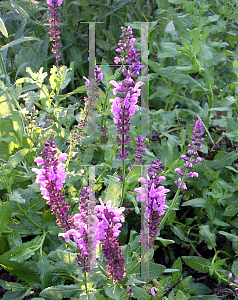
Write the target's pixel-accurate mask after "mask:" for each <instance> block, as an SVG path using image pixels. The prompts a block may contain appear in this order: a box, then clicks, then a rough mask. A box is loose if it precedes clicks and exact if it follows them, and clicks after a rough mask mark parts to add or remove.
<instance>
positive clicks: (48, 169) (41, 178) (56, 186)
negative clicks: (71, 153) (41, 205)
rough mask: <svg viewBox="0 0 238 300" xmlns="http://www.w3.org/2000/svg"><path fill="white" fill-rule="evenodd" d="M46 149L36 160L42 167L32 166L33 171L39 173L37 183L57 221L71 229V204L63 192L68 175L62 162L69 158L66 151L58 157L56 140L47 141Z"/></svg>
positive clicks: (62, 226) (63, 226) (58, 223)
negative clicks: (65, 198)
mask: <svg viewBox="0 0 238 300" xmlns="http://www.w3.org/2000/svg"><path fill="white" fill-rule="evenodd" d="M45 146H46V148H45V150H43V151H42V152H41V155H43V156H45V159H43V158H42V157H37V158H36V159H35V162H37V163H40V164H42V169H37V168H32V171H33V172H35V173H36V174H37V176H36V183H38V184H39V185H40V189H41V194H42V197H43V198H44V199H45V200H47V202H46V204H48V205H49V206H51V211H52V214H54V215H55V216H56V223H57V225H59V226H60V227H61V228H65V229H67V230H69V229H70V228H71V227H72V222H73V219H72V217H70V216H69V214H68V211H69V209H70V205H69V204H68V203H67V202H65V201H64V196H63V195H62V193H61V190H62V189H63V183H64V182H65V179H66V177H67V174H66V173H65V171H64V170H65V166H66V165H65V164H60V162H61V161H63V160H65V159H66V158H67V154H66V153H62V154H60V155H59V157H58V158H55V157H54V156H55V154H56V153H57V152H58V151H57V150H56V149H55V148H56V146H55V145H54V141H53V140H51V141H50V143H45Z"/></svg>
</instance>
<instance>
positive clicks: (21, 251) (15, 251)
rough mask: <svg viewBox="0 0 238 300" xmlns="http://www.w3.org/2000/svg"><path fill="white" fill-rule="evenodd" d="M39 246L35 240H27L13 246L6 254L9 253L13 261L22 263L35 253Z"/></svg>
mask: <svg viewBox="0 0 238 300" xmlns="http://www.w3.org/2000/svg"><path fill="white" fill-rule="evenodd" d="M38 248H39V246H36V244H35V242H26V243H24V244H21V245H19V246H16V247H14V248H12V249H11V250H9V251H8V252H6V253H4V255H8V256H9V259H10V260H11V261H16V262H19V263H22V262H24V261H25V260H27V259H28V258H30V257H31V256H32V255H34V254H35V251H36V250H37V249H38Z"/></svg>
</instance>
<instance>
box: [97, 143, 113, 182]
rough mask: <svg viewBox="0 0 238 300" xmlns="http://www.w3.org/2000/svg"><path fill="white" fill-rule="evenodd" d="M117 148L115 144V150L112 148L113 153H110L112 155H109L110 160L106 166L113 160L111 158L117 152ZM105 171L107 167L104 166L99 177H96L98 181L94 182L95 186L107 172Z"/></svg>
mask: <svg viewBox="0 0 238 300" xmlns="http://www.w3.org/2000/svg"><path fill="white" fill-rule="evenodd" d="M117 147H118V144H116V146H115V148H114V151H113V153H112V155H111V157H110V159H109V161H108V165H110V164H111V162H112V159H113V157H114V155H115V153H116V151H117ZM107 169H108V166H106V168H105V169H104V170H103V171H102V173H101V175H100V176H99V177H98V179H97V180H96V181H95V184H97V183H98V182H99V180H100V179H101V178H102V176H103V175H104V174H105V173H106V172H107Z"/></svg>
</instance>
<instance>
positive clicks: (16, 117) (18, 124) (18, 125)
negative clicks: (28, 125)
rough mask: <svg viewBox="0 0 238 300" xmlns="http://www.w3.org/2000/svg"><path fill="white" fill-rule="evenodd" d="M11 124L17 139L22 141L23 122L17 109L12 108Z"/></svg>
mask: <svg viewBox="0 0 238 300" xmlns="http://www.w3.org/2000/svg"><path fill="white" fill-rule="evenodd" d="M12 125H13V129H14V130H15V132H16V133H17V135H18V137H19V140H20V141H22V138H23V124H22V119H21V117H20V114H19V111H17V110H14V111H13V112H12Z"/></svg>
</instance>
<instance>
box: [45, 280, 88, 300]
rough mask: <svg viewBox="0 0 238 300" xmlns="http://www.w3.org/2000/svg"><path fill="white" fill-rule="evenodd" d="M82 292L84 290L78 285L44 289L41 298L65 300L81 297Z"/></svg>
mask: <svg viewBox="0 0 238 300" xmlns="http://www.w3.org/2000/svg"><path fill="white" fill-rule="evenodd" d="M82 292H83V291H82V289H81V288H80V287H79V286H78V285H77V284H69V285H58V286H51V287H48V288H46V289H44V290H43V291H42V292H41V293H40V296H42V297H45V298H47V299H52V300H56V299H57V300H59V299H63V298H64V297H67V298H69V297H79V295H80V294H81V293H82Z"/></svg>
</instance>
